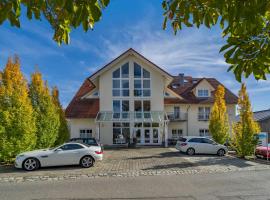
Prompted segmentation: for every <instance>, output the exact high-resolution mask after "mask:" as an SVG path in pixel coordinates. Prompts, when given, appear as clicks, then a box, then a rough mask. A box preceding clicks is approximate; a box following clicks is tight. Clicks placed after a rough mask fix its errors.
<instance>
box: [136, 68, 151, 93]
mask: <svg viewBox="0 0 270 200" xmlns="http://www.w3.org/2000/svg"><path fill="white" fill-rule="evenodd" d="M134 96H135V97H140V96H143V97H149V96H151V83H150V72H148V71H147V70H145V69H143V68H142V67H141V66H140V65H138V64H137V63H134Z"/></svg>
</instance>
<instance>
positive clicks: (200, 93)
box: [197, 89, 210, 97]
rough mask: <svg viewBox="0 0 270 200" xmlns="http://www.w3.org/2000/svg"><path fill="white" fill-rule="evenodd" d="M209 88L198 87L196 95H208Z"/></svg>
mask: <svg viewBox="0 0 270 200" xmlns="http://www.w3.org/2000/svg"><path fill="white" fill-rule="evenodd" d="M209 93H210V92H209V90H208V89H198V93H197V96H198V97H209Z"/></svg>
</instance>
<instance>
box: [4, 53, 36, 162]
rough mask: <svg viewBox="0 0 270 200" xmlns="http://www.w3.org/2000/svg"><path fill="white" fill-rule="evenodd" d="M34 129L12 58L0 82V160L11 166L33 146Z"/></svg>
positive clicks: (17, 65)
mask: <svg viewBox="0 0 270 200" xmlns="http://www.w3.org/2000/svg"><path fill="white" fill-rule="evenodd" d="M35 127H36V125H35V118H34V117H33V109H32V106H31V101H30V99H29V97H28V88H27V82H26V80H25V78H24V76H23V74H22V72H21V70H20V63H19V60H18V58H17V57H16V58H15V60H14V61H13V60H12V59H11V58H9V60H8V62H7V64H6V66H5V68H4V70H3V72H2V73H1V79H0V160H2V161H5V162H11V161H12V160H13V159H14V158H15V156H16V155H17V154H18V153H20V152H23V151H28V150H32V149H33V148H34V146H35V144H36V135H35V133H36V128H35Z"/></svg>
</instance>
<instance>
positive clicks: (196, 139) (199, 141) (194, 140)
mask: <svg viewBox="0 0 270 200" xmlns="http://www.w3.org/2000/svg"><path fill="white" fill-rule="evenodd" d="M188 142H193V143H202V138H192V139H190V140H189V141H188Z"/></svg>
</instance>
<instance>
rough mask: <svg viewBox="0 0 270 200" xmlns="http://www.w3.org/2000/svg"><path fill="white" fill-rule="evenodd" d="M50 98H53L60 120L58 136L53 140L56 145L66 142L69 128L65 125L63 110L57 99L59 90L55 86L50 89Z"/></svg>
mask: <svg viewBox="0 0 270 200" xmlns="http://www.w3.org/2000/svg"><path fill="white" fill-rule="evenodd" d="M52 98H53V102H54V104H55V106H56V108H57V111H58V116H59V121H60V126H59V130H58V136H57V139H56V142H55V144H56V145H59V144H62V143H64V142H66V141H67V140H68V139H69V130H68V125H67V120H66V118H65V113H64V110H63V108H62V105H61V103H60V101H59V90H58V88H57V87H53V89H52Z"/></svg>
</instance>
